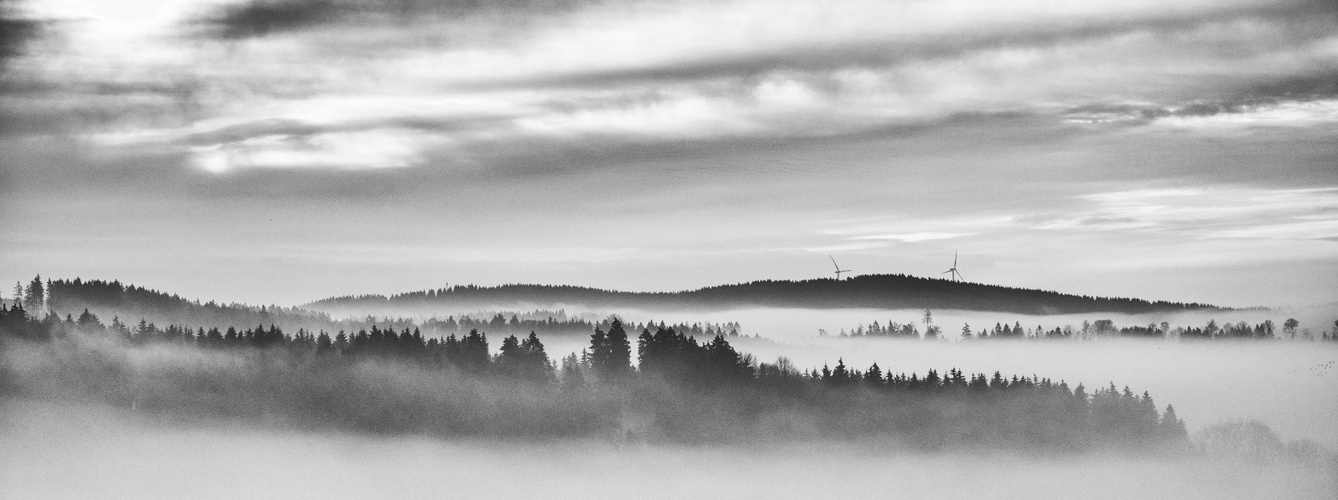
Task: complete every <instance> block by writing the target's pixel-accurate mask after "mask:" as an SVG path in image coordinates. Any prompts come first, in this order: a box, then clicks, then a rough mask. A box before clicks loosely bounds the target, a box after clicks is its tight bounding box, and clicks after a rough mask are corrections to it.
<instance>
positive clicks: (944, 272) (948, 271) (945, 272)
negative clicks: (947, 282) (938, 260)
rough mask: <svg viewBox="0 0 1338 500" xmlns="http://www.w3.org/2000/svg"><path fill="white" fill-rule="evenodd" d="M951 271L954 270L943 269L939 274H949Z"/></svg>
mask: <svg viewBox="0 0 1338 500" xmlns="http://www.w3.org/2000/svg"><path fill="white" fill-rule="evenodd" d="M950 272H952V269H949V270H947V271H943V272H941V273H939V274H948V273H950Z"/></svg>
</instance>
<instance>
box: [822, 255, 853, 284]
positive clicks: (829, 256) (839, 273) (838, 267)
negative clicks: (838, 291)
mask: <svg viewBox="0 0 1338 500" xmlns="http://www.w3.org/2000/svg"><path fill="white" fill-rule="evenodd" d="M827 258H830V259H832V265H833V266H835V267H836V281H841V273H848V272H850V270H849V269H841V266H840V265H838V264H837V263H836V257H832V256H831V255H830V254H829V255H827Z"/></svg>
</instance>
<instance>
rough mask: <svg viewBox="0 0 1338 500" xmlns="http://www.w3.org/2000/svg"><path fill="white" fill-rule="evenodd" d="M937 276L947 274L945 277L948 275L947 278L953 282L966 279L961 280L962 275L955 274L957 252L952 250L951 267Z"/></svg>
mask: <svg viewBox="0 0 1338 500" xmlns="http://www.w3.org/2000/svg"><path fill="white" fill-rule="evenodd" d="M939 274H947V275H949V276H948V277H950V278H952V280H953V281H958V280H965V279H966V278H963V277H962V273H959V272H957V251H956V250H953V251H952V267H950V268H948V270H947V271H943V272H942V273H939Z"/></svg>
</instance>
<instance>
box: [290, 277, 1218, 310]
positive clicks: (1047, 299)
mask: <svg viewBox="0 0 1338 500" xmlns="http://www.w3.org/2000/svg"><path fill="white" fill-rule="evenodd" d="M559 304H561V305H584V306H589V307H629V308H638V309H648V310H665V309H693V310H721V309H730V308H740V307H787V308H813V309H835V308H874V309H925V308H929V309H961V310H972V311H996V312H1010V313H1018V314H1075V313H1092V312H1113V313H1145V312H1154V311H1175V310H1187V309H1205V308H1212V307H1213V306H1210V305H1206V304H1197V303H1195V304H1183V303H1177V302H1164V301H1155V302H1152V301H1147V300H1140V299H1129V298H1110V297H1091V296H1079V295H1067V294H1062V293H1057V292H1051V291H1045V290H1029V289H1022V288H1010V287H1004V286H997V285H983V284H978V283H957V282H952V281H947V280H941V279H926V278H918V277H914V276H906V275H901V274H891V275H889V274H881V275H866V276H856V277H853V278H849V279H846V280H841V281H836V280H833V279H815V280H806V281H772V280H766V281H754V282H751V283H740V284H734V285H721V286H714V287H709V288H701V289H697V290H688V291H680V292H622V291H614V290H601V289H596V288H585V287H577V286H553V285H521V284H515V285H502V286H496V287H480V286H474V285H462V286H453V287H449V288H442V289H436V290H424V291H417V292H409V293H403V294H398V295H392V296H390V297H386V296H384V295H361V296H345V297H332V298H328V299H323V300H319V301H316V302H312V303H310V304H306V305H304V306H303V307H304V308H309V309H314V310H320V311H329V312H357V313H360V314H376V313H378V312H382V311H388V310H396V311H409V312H416V313H418V312H430V311H433V310H441V309H449V310H457V309H468V308H479V307H522V306H523V307H533V306H547V305H559Z"/></svg>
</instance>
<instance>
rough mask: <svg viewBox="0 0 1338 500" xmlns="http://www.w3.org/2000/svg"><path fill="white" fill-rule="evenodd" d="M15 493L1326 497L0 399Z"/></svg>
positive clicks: (1157, 474)
mask: <svg viewBox="0 0 1338 500" xmlns="http://www.w3.org/2000/svg"><path fill="white" fill-rule="evenodd" d="M0 408H2V409H3V417H4V419H3V422H4V425H3V426H0V435H3V440H4V442H5V443H6V445H5V446H4V447H0V463H3V467H0V490H3V491H4V492H6V495H5V496H6V497H9V498H229V499H232V498H248V499H268V498H276V499H277V498H284V499H287V498H443V497H457V498H460V497H495V498H591V497H618V498H726V497H729V498H738V497H741V496H747V497H762V498H768V497H770V498H816V497H823V496H834V495H839V496H840V497H843V498H859V497H868V496H878V497H885V496H889V495H890V496H894V497H902V498H930V497H934V498H1000V499H1008V498H1028V499H1047V498H1055V499H1070V498H1094V499H1101V498H1111V499H1124V498H1177V499H1197V498H1203V499H1230V498H1241V499H1254V498H1275V499H1283V498H1332V496H1333V494H1334V492H1335V489H1334V483H1333V478H1332V477H1331V476H1326V475H1325V474H1323V473H1322V472H1319V471H1317V470H1314V469H1309V468H1304V467H1302V468H1298V467H1296V466H1294V465H1291V464H1267V463H1254V462H1242V461H1223V460H1216V459H1210V458H1198V457H1184V458H1174V459H1173V458H1143V459H1137V458H1132V457H1128V456H1119V455H1065V456H1061V457H1042V456H1033V455H1014V454H985V455H976V454H971V455H964V454H950V453H916V454H907V453H902V452H897V451H894V450H885V449H877V448H875V447H871V446H861V445H846V446H836V445H817V446H815V445H811V444H806V445H803V446H800V445H756V446H742V447H723V446H696V447H691V446H670V445H619V444H617V443H612V442H605V441H550V442H542V443H532V444H520V443H514V442H513V443H498V442H487V441H468V440H435V439H427V438H417V437H412V436H405V437H369V436H358V435H346V434H333V433H299V432H260V431H255V430H242V429H239V428H237V427H232V428H228V427H210V428H208V429H206V428H202V427H198V426H174V425H170V424H164V423H163V422H160V421H151V420H148V419H147V418H146V417H142V416H140V415H130V414H128V413H125V412H122V411H118V410H112V409H108V408H104V407H94V406H73V405H65V404H53V403H34V402H28V401H14V400H8V401H6V402H3V406H2V407H0Z"/></svg>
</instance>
